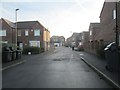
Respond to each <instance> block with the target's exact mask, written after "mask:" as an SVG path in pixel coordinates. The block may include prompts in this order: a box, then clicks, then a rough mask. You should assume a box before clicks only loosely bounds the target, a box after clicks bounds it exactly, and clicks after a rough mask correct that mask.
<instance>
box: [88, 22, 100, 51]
mask: <svg viewBox="0 0 120 90" xmlns="http://www.w3.org/2000/svg"><path fill="white" fill-rule="evenodd" d="M100 30H101V28H100V23H90V25H89V34H88V36H89V44H88V45H89V46H88V48H89V51H90V52H92V53H95V52H96V49H98V48H99V43H100V38H99V34H100Z"/></svg>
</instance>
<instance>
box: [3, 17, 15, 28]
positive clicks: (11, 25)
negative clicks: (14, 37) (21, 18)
mask: <svg viewBox="0 0 120 90" xmlns="http://www.w3.org/2000/svg"><path fill="white" fill-rule="evenodd" d="M1 19H2V20H4V21H5V22H6V23H7V24H8V25H9V26H10V27H12V28H15V23H13V22H11V21H9V20H7V19H3V18H1Z"/></svg>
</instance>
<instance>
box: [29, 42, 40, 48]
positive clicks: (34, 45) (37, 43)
mask: <svg viewBox="0 0 120 90" xmlns="http://www.w3.org/2000/svg"><path fill="white" fill-rule="evenodd" d="M29 44H30V46H33V47H40V41H29Z"/></svg>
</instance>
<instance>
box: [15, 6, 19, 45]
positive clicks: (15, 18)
mask: <svg viewBox="0 0 120 90" xmlns="http://www.w3.org/2000/svg"><path fill="white" fill-rule="evenodd" d="M18 10H19V9H18V8H17V9H15V22H16V25H15V29H16V46H17V36H18V34H17V33H18V32H17V11H18Z"/></svg>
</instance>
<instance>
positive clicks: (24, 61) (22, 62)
mask: <svg viewBox="0 0 120 90" xmlns="http://www.w3.org/2000/svg"><path fill="white" fill-rule="evenodd" d="M24 62H26V60H23V61H21V62H18V63H15V64H12V65H10V66H7V67H4V68H2V69H0V71H3V70H6V69H9V68H11V67H14V66H16V65H19V64H22V63H24Z"/></svg>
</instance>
